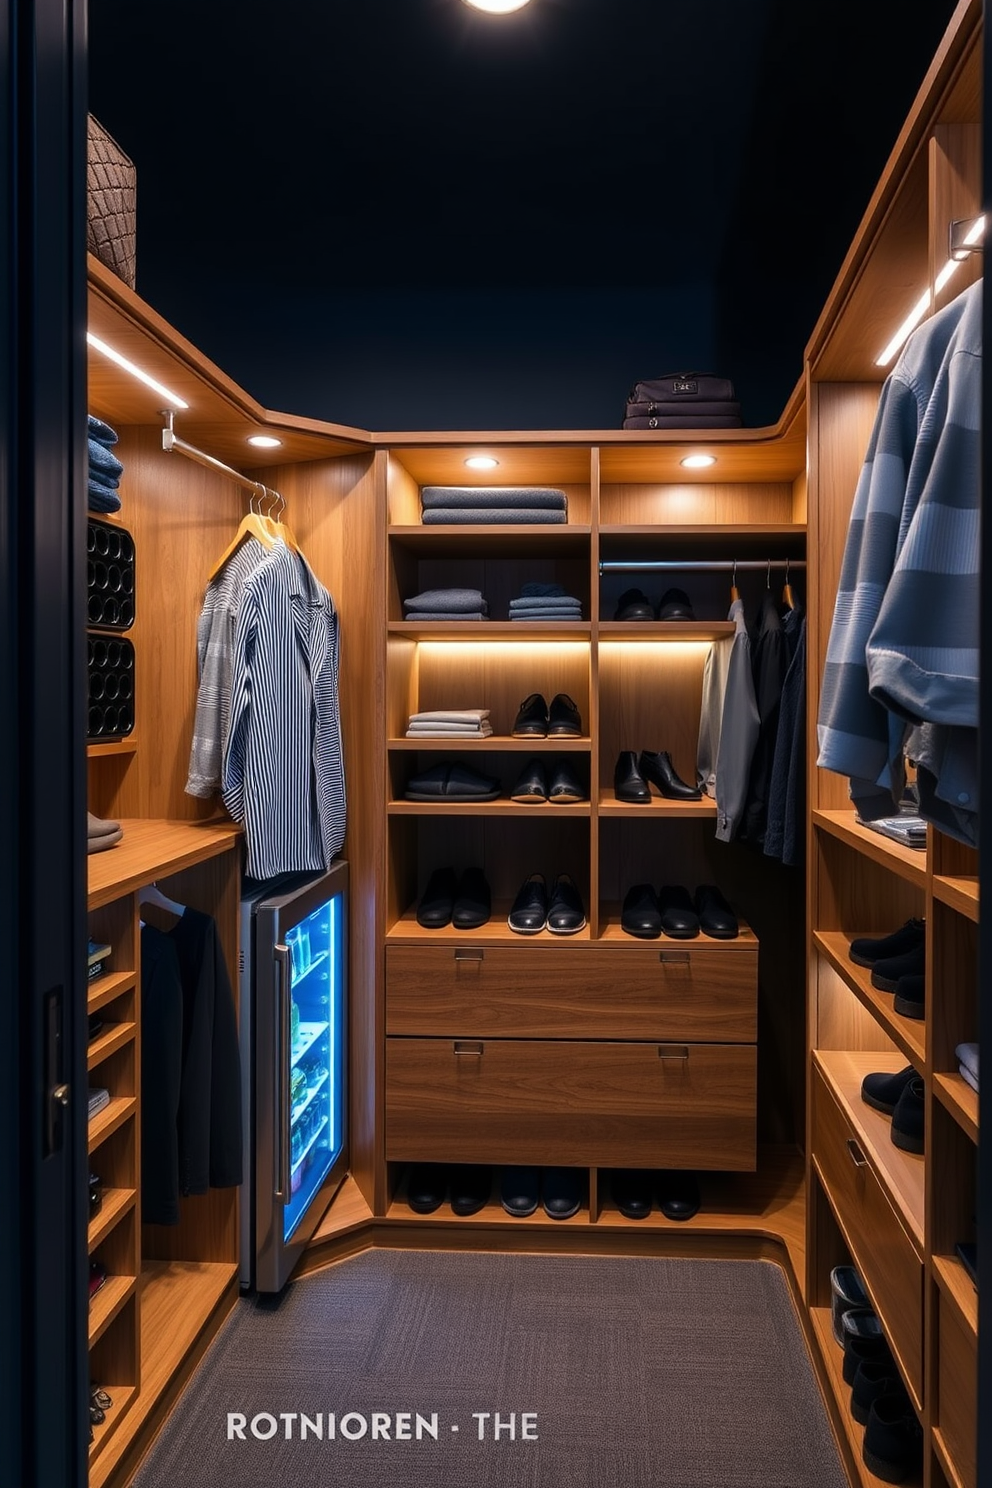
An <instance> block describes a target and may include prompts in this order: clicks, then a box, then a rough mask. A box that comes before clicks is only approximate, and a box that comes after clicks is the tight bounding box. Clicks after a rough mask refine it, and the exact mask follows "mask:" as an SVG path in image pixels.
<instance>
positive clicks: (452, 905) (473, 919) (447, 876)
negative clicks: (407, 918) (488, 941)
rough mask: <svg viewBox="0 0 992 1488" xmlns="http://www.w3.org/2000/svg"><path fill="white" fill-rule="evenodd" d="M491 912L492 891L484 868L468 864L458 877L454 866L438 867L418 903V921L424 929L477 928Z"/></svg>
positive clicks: (483, 923) (486, 919) (485, 921)
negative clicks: (451, 926)
mask: <svg viewBox="0 0 992 1488" xmlns="http://www.w3.org/2000/svg"><path fill="white" fill-rule="evenodd" d="M491 913H492V895H491V893H490V890H489V884H488V883H487V882H486V877H485V874H484V873H483V872H482V869H481V868H466V869H465V872H464V873H463V874H462V875H461V877H460V878H459V877H457V876H456V874H455V870H454V869H453V868H437V869H435V871H434V872H433V873H432V874H431V876H430V878H429V879H428V880H427V887H426V889H425V890H424V892H423V896H422V897H421V900H420V903H419V904H418V905H417V924H418V925H423V927H424V929H425V930H442V929H443V928H444V926H445V925H448V924H451V925H453V926H454V928H455V929H456V930H477V929H478V928H479V926H480V925H485V924H486V923H487V921H488V920H489V916H490V914H491Z"/></svg>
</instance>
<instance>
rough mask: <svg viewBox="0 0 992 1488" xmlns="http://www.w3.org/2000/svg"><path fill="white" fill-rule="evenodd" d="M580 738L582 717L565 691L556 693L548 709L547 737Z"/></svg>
mask: <svg viewBox="0 0 992 1488" xmlns="http://www.w3.org/2000/svg"><path fill="white" fill-rule="evenodd" d="M556 737H557V738H559V739H581V737H582V719H581V717H580V715H579V710H578V708H577V706H576V705H575V703H573V701H572V699H571V698H570V697H569V695H568V693H567V692H559V693H556V694H555V696H554V697H553V698H552V699H551V706H550V708H549V709H548V738H549V739H551V738H556Z"/></svg>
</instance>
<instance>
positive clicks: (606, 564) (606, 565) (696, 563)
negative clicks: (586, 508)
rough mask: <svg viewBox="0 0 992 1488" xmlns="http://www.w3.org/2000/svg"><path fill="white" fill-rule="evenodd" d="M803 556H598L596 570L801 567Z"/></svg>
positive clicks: (678, 571) (682, 570)
mask: <svg viewBox="0 0 992 1488" xmlns="http://www.w3.org/2000/svg"><path fill="white" fill-rule="evenodd" d="M805 567H806V559H805V558H738V559H736V560H735V559H733V558H706V559H691V558H686V559H684V560H682V561H680V560H679V559H678V558H654V559H652V558H647V559H644V560H643V561H642V562H640V563H628V562H627V561H626V559H622V558H602V559H600V564H599V571H600V573H601V574H604V573H658V572H661V571H666V570H669V569H670V570H671V571H672V572H673V573H688V572H690V571H691V572H693V573H702V572H705V573H724V572H726V573H730V572H731V571H733V570H737V569H743V568H754V569H759V568H763V569H765V570H766V571H767V570H768V569H769V568H805Z"/></svg>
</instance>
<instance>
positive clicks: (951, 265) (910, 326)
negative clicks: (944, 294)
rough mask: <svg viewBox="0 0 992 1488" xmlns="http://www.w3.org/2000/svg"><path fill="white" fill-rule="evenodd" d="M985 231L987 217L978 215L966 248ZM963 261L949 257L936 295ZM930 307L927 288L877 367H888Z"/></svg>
mask: <svg viewBox="0 0 992 1488" xmlns="http://www.w3.org/2000/svg"><path fill="white" fill-rule="evenodd" d="M984 233H985V218H984V217H976V218H975V221H974V223H973V224H972V226H971V228H970V230H969V232H968V234H967V236H966V237H965V238H964V240H963V244H964V246H965V247H966V248H973V247H974V246H975V244H976V243H978V242H980V241H981V239H982V237H983V235H984ZM963 262H964V260H963V259H961V258H949V259H948V260H947V262H946V263H945V265H944V267H943V268H942V269H941V271H940V273H939V274H938V275H937V277H936V279H935V280H934V285H933V292H934V294H935V295H939V294H940V292H941V290H942V289H943V288H944V287H945V285H947V284H948V283H950V281H951V279H952V278H953V277H954V275H955V274H956V273H957V270H958V267H959V266H960V265H961V264H962V263H963ZM929 308H930V291H929V289H928V290H925V291H924V293H923V294H921V295H920V298H919V299H918V300H917V302H916V304H915V305H914V306H913V308H912V310H911V311H910V312H909V314H908V315H907V316H906V319H905V320H904V321H903V323H902V325H901V326H900V327H899V329H898V330H897V331H896V333H895V335H894V336H893V337H892V340H891V341H890V342H889V344H888V346H887V347H886V348H885V350H884V351H883V352H882V355H881V356H880V357H879V358H878V360H877V361H876V363H875V365H876V367H887V366H888V365H889V363H890V362H891V360H892V358H893V357H894V356H895V354H896V352H897V351H898V350H899V348H900V346H902V344H903V342H904V341H906V340H907V339H908V338H909V335H910V333H911V332H912V331H915V330H916V327H917V326H918V325H919V323H920V321H921V320H922V319H923V317H924V315H926V313H927V311H928V310H929Z"/></svg>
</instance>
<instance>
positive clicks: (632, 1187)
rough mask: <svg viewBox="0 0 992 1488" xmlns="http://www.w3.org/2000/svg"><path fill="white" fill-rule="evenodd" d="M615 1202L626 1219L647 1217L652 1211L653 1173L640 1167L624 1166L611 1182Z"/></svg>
mask: <svg viewBox="0 0 992 1488" xmlns="http://www.w3.org/2000/svg"><path fill="white" fill-rule="evenodd" d="M610 1188H611V1190H612V1193H613V1202H614V1204H616V1206H617V1208H618V1209H619V1210H620V1213H621V1214H622V1215H623V1216H624V1217H625V1218H626V1219H647V1217H648V1215H649V1214H650V1213H651V1203H652V1193H651V1188H652V1184H651V1174H650V1173H649V1172H647V1173H646V1172H644V1171H643V1170H642V1169H640V1168H622V1169H620V1170H619V1171H618V1172H616V1173H614V1174H613V1178H612V1180H611V1182H610Z"/></svg>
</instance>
